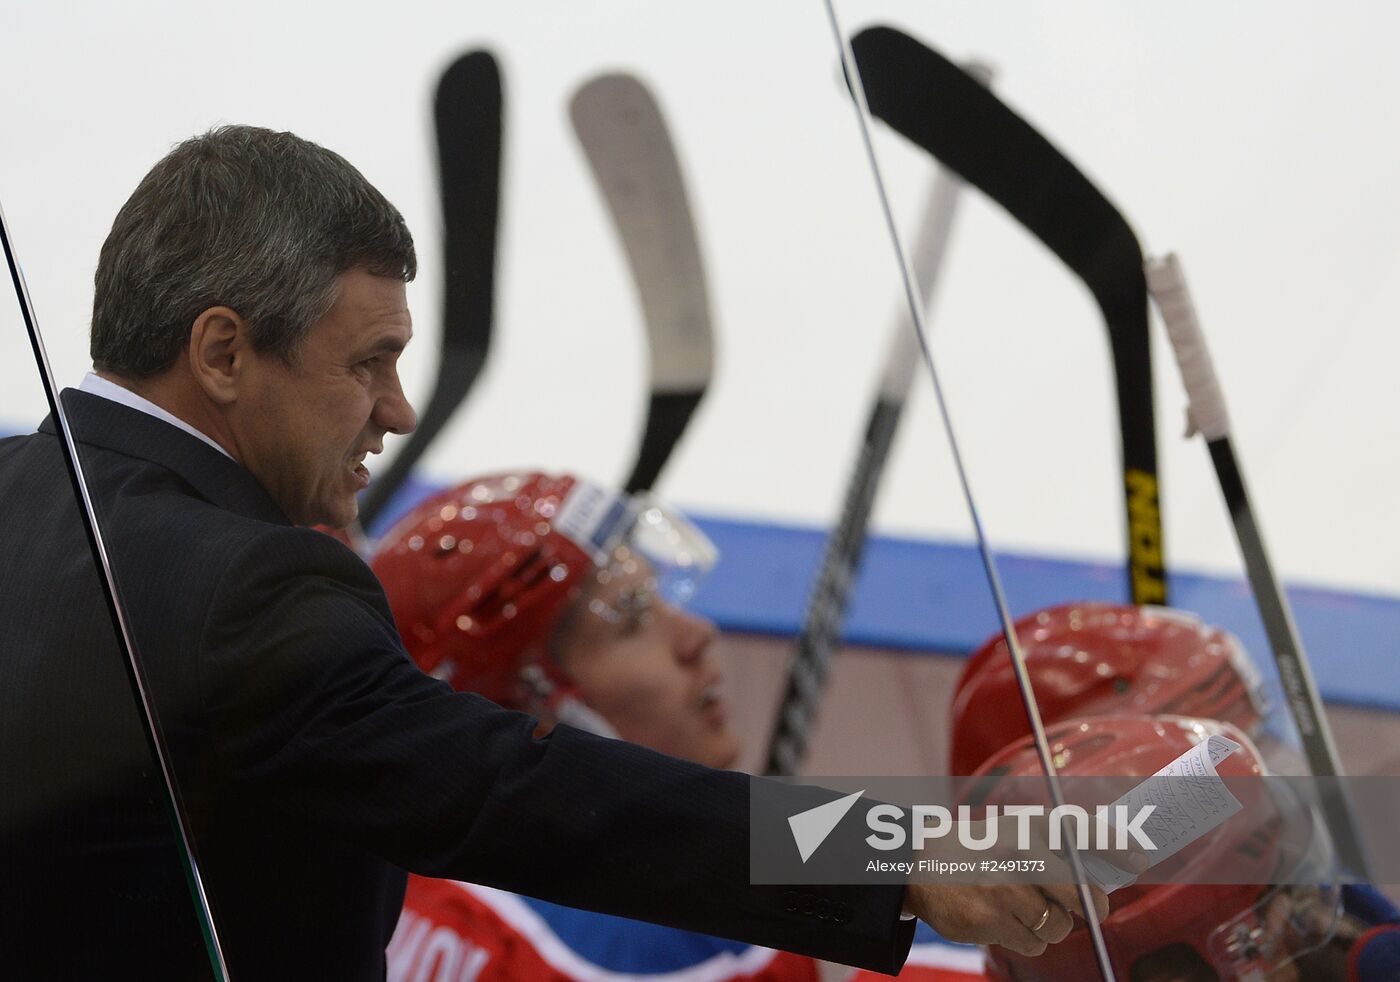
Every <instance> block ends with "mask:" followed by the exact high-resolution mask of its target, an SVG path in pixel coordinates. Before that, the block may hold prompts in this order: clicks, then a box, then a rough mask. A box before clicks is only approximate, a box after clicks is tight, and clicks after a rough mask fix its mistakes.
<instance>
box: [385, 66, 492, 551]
mask: <svg viewBox="0 0 1400 982" xmlns="http://www.w3.org/2000/svg"><path fill="white" fill-rule="evenodd" d="M433 111H434V119H435V121H436V127H437V144H438V168H439V176H440V187H441V195H442V212H443V274H444V275H443V312H442V351H441V355H440V360H439V363H438V373H437V378H436V381H435V382H434V384H433V391H432V395H430V396H429V397H428V402H427V405H426V406H425V407H424V409H423V412H422V414H421V415H420V416H419V419H418V427H417V429H415V430H414V431H413V433H412V434H411V435H410V436H409V438H408V440H407V442H405V443H404V445H403V447H402V448H401V449H400V450H399V452H398V454H397V455H396V456H395V457H394V459H393V460H392V461H391V462H390V464H389V466H388V467H387V468H386V469H385V470H384V473H383V474H381V475H380V477H379V479H378V480H377V481H375V482H374V483H373V484H371V485H370V486H369V488H367V489H366V490H365V493H364V495H363V496H362V497H361V499H360V525H361V526H362V527H363V528H365V529H369V528H371V526H372V525H373V524H374V522H375V519H376V518H378V517H379V515H380V514H381V513H382V512H383V510H384V508H385V506H387V505H388V504H389V502H390V501H391V500H392V499H393V497H394V495H395V493H396V492H397V491H398V490H399V488H400V487H402V486H403V483H404V481H406V480H407V479H408V475H409V474H410V472H411V471H412V470H413V467H414V465H415V464H417V463H418V461H419V459H420V458H421V457H422V456H423V453H424V451H426V450H427V449H428V447H429V446H430V445H432V443H433V442H434V441H435V440H436V439H437V438H438V436H439V435H440V434H441V433H442V431H443V430H444V429H445V428H446V427H447V424H448V422H449V421H450V420H451V419H452V417H453V415H454V414H455V413H456V412H457V409H458V407H459V406H461V404H462V401H463V400H464V399H465V398H466V397H467V393H468V392H469V391H470V390H471V387H472V384H473V383H474V382H475V381H476V378H477V376H478V375H479V374H480V372H481V368H482V366H483V365H484V364H485V362H486V355H487V351H488V348H489V345H490V340H491V323H492V319H493V307H494V296H495V275H496V226H497V219H498V215H499V209H500V193H501V130H502V120H501V76H500V71H499V69H498V68H497V66H496V60H495V58H493V57H492V56H491V55H490V53H489V52H486V51H472V52H469V53H468V54H466V55H463V56H462V57H461V58H459V59H457V60H456V61H455V62H453V63H452V64H451V65H450V66H448V68H447V70H446V71H445V72H444V73H443V75H442V78H441V80H440V81H439V83H438V89H437V94H436V98H435V100H434V109H433Z"/></svg>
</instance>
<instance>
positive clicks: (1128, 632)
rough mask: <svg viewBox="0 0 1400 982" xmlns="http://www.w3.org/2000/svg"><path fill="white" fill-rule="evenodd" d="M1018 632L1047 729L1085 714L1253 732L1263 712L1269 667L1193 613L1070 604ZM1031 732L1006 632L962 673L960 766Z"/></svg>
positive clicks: (956, 758)
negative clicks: (1180, 720) (1196, 720)
mask: <svg viewBox="0 0 1400 982" xmlns="http://www.w3.org/2000/svg"><path fill="white" fill-rule="evenodd" d="M1016 634H1017V637H1019V638H1020V640H1021V644H1022V647H1023V654H1024V655H1025V660H1026V670H1027V672H1029V674H1030V678H1031V685H1032V687H1033V688H1034V689H1035V695H1036V701H1037V702H1038V703H1039V704H1040V712H1041V717H1042V719H1043V721H1044V722H1045V725H1047V726H1049V725H1051V724H1053V723H1055V722H1057V721H1059V720H1063V719H1068V718H1070V717H1075V716H1097V715H1107V714H1120V713H1121V714H1134V715H1137V714H1146V715H1152V714H1157V713H1169V714H1174V715H1181V716H1195V717H1202V718H1207V719H1219V720H1224V721H1226V722H1229V723H1233V724H1235V725H1236V726H1238V727H1239V728H1240V729H1242V730H1244V731H1245V732H1246V733H1251V734H1253V733H1254V732H1255V730H1256V729H1257V727H1258V725H1259V723H1260V720H1261V718H1262V716H1263V712H1264V700H1263V696H1262V694H1261V686H1260V681H1259V673H1258V672H1257V671H1256V670H1255V668H1254V666H1253V664H1252V663H1251V662H1250V661H1249V658H1248V656H1247V655H1246V654H1245V652H1244V650H1243V648H1241V647H1240V643H1239V642H1238V641H1237V640H1236V639H1235V637H1234V636H1233V635H1232V634H1229V633H1228V632H1226V631H1223V630H1220V629H1219V628H1214V627H1210V626H1208V625H1206V624H1204V623H1202V622H1201V620H1200V619H1199V618H1197V617H1195V616H1194V615H1192V614H1189V613H1186V612H1183V611H1177V610H1170V609H1168V608H1165V607H1135V606H1129V605H1125V604H1109V603H1074V604H1065V605H1062V606H1058V607H1049V608H1046V609H1045V610H1040V611H1036V612H1035V613H1033V614H1030V615H1028V616H1026V617H1023V618H1021V619H1020V620H1019V621H1017V622H1016ZM1028 733H1030V724H1029V723H1028V722H1027V720H1026V715H1025V712H1024V711H1023V710H1022V708H1021V696H1020V689H1019V688H1018V686H1017V684H1016V676H1015V674H1014V672H1013V669H1012V667H1011V656H1010V653H1009V652H1008V650H1007V645H1006V640H1005V639H1004V638H1003V637H1002V636H1001V635H997V636H996V637H994V638H991V639H990V640H988V641H987V642H986V643H985V644H983V645H982V647H980V648H979V649H977V651H976V652H974V653H973V655H972V657H970V658H969V659H968V660H967V662H966V664H964V666H963V670H962V674H961V675H960V676H959V678H958V684H957V689H956V691H955V694H954V697H953V709H952V742H951V747H950V753H949V758H950V760H949V767H950V771H951V773H953V774H971V773H972V772H973V771H974V770H976V768H977V766H978V765H979V764H981V763H982V762H983V761H984V760H986V759H987V758H988V757H990V756H991V755H992V754H993V753H995V752H996V751H997V750H999V749H1001V748H1002V747H1004V746H1006V744H1008V743H1010V742H1011V741H1013V740H1015V739H1017V738H1019V737H1021V736H1024V735H1026V734H1028Z"/></svg>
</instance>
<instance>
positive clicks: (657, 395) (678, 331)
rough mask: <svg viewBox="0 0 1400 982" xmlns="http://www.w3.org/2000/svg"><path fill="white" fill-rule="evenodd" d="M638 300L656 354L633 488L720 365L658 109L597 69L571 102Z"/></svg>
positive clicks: (641, 90) (655, 470) (658, 462)
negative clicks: (596, 75)
mask: <svg viewBox="0 0 1400 982" xmlns="http://www.w3.org/2000/svg"><path fill="white" fill-rule="evenodd" d="M569 115H570V117H571V119H572V120H573V125H574V132H575V134H576V135H577V136H578V140H579V144H580V145H581V146H582V147H583V152H584V156H585V157H586V158H587V159H588V164H589V167H590V168H591V169H592V171H593V178H594V180H595V181H596V182H597V184H598V189H599V190H600V191H601V192H602V195H603V200H604V201H606V202H607V206H608V211H609V213H610V214H611V215H612V220H613V225H614V226H615V227H616V229H617V232H618V236H619V237H620V238H621V240H622V247H623V251H624V252H626V254H627V262H628V265H629V267H630V268H631V271H632V281H633V283H634V284H635V285H636V288H637V294H638V296H639V297H640V298H641V303H642V316H643V319H644V320H645V322H646V331H647V340H648V350H649V352H650V358H649V361H650V373H651V388H650V393H649V400H648V406H647V418H646V426H645V429H644V431H643V434H642V442H641V447H640V450H639V451H638V455H637V460H636V463H635V464H634V466H633V468H632V474H631V476H629V477H628V478H627V482H626V484H625V488H626V490H627V491H628V492H629V493H631V492H635V491H640V490H644V489H646V488H650V487H652V485H653V484H655V482H656V478H657V476H658V475H659V474H660V473H661V469H662V467H664V466H665V464H666V461H667V459H668V458H669V457H670V455H671V451H672V450H673V449H674V448H675V446H676V443H677V441H679V440H680V438H681V434H682V433H683V432H684V431H685V427H686V424H687V423H688V422H689V420H690V417H691V414H693V413H694V412H695V408H696V406H698V405H699V404H700V400H701V399H702V398H703V397H704V395H705V389H706V387H707V386H708V385H709V382H710V376H711V374H712V373H713V371H714V332H713V328H712V326H711V319H710V300H709V296H708V294H707V293H706V288H705V269H704V264H703V262H702V261H701V258H700V244H699V239H698V237H697V235H696V233H695V221H694V219H693V218H692V216H691V211H690V203H689V201H688V200H687V197H686V190H685V182H684V180H683V178H682V177H681V170H680V163H679V161H678V159H677V156H676V150H675V147H674V145H673V144H672V142H671V137H670V134H669V133H668V132H667V129H666V123H665V120H664V119H662V116H661V110H660V108H659V107H658V106H657V104H656V100H655V99H653V98H652V95H651V93H650V92H648V91H647V89H646V87H645V86H644V85H642V83H641V82H640V81H638V80H637V78H636V77H634V76H632V75H627V74H608V75H600V76H598V77H597V78H595V79H592V80H591V81H589V82H587V83H586V84H584V85H583V86H581V87H580V88H579V90H578V91H577V92H575V93H574V97H573V99H572V100H570V103H569Z"/></svg>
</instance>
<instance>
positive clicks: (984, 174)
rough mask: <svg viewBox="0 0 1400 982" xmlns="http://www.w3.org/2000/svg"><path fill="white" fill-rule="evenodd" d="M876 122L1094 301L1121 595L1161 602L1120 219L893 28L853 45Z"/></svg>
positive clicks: (938, 59) (1137, 306)
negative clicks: (1110, 408)
mask: <svg viewBox="0 0 1400 982" xmlns="http://www.w3.org/2000/svg"><path fill="white" fill-rule="evenodd" d="M851 46H852V48H853V49H854V50H855V53H856V59H857V61H858V63H859V65H860V70H861V77H862V78H863V79H864V80H865V86H866V95H867V97H868V99H869V102H870V109H871V112H872V113H873V114H874V115H875V116H876V117H877V118H879V119H881V120H882V121H883V122H885V123H886V124H887V125H888V126H890V127H891V128H892V129H894V130H895V131H896V132H898V133H900V134H901V135H902V136H904V137H905V138H907V139H909V140H910V141H912V142H914V143H915V144H917V145H918V146H920V147H922V148H923V149H924V150H926V151H927V152H928V153H930V154H932V155H933V156H934V157H935V158H936V159H937V160H939V161H940V162H942V163H943V164H944V165H945V166H947V167H949V168H951V169H952V170H953V171H955V172H957V173H958V174H960V175H961V176H962V177H963V178H964V179H965V180H966V181H967V182H968V183H969V184H971V185H973V186H974V187H976V188H978V189H979V190H981V191H982V192H983V193H985V194H987V195H988V196H989V197H990V198H992V199H993V200H994V201H996V202H997V203H998V204H1000V205H1001V206H1002V207H1003V208H1005V209H1006V210H1007V212H1009V213H1010V214H1011V216H1012V217H1013V218H1015V219H1016V220H1017V221H1018V222H1020V223H1021V224H1022V225H1023V226H1025V228H1026V229H1027V230H1028V231H1029V232H1031V234H1033V235H1034V236H1036V238H1038V239H1039V240H1040V241H1041V242H1042V243H1044V244H1045V245H1046V246H1047V247H1048V248H1049V249H1050V250H1051V251H1052V252H1053V253H1055V255H1057V256H1058V257H1059V258H1060V259H1061V260H1062V261H1063V262H1064V263H1065V265H1067V266H1068V267H1069V268H1070V270H1071V271H1072V272H1073V273H1074V274H1075V275H1076V276H1078V277H1079V278H1080V279H1081V280H1082V281H1083V283H1084V285H1085V286H1086V287H1087V288H1088V289H1089V291H1090V292H1091V293H1092V294H1093V296H1094V299H1095V301H1096V302H1097V304H1098V306H1099V308H1100V310H1101V311H1102V313H1103V317H1104V323H1105V325H1106V327H1107V329H1108V338H1109V344H1110V348H1111V351H1112V355H1113V366H1114V378H1115V382H1116V388H1117V401H1118V416H1119V424H1120V429H1121V439H1122V464H1123V488H1122V491H1123V495H1124V503H1125V511H1126V529H1127V554H1128V586H1129V594H1130V596H1131V597H1132V598H1133V601H1134V602H1135V603H1156V604H1164V603H1166V602H1167V583H1166V574H1165V561H1164V558H1163V535H1162V519H1161V503H1160V498H1159V493H1158V483H1159V482H1158V476H1157V443H1156V431H1155V423H1154V412H1153V402H1152V361H1151V347H1150V345H1149V343H1148V333H1147V287H1146V284H1145V282H1144V280H1143V272H1142V250H1141V249H1140V248H1139V246H1138V243H1137V238H1136V236H1135V235H1134V234H1133V231H1132V229H1131V228H1130V227H1129V226H1128V224H1127V222H1126V221H1125V220H1124V219H1123V216H1122V215H1121V214H1120V213H1119V212H1118V210H1117V209H1116V208H1115V207H1114V206H1113V205H1112V204H1111V203H1110V202H1109V201H1108V199H1107V198H1105V197H1104V195H1103V194H1102V193H1101V192H1100V191H1099V190H1098V189H1097V188H1096V187H1094V185H1093V184H1092V183H1090V182H1089V180H1088V179H1087V178H1086V177H1085V176H1084V175H1083V174H1082V173H1081V172H1080V171H1079V169H1078V168H1077V167H1075V166H1074V164H1073V163H1071V162H1070V161H1069V159H1068V158H1066V157H1065V156H1064V154H1062V153H1060V151H1059V150H1057V149H1056V148H1055V147H1054V146H1053V145H1051V144H1050V142H1049V141H1048V140H1046V139H1045V138H1044V137H1043V136H1041V135H1040V133H1038V132H1037V131H1036V130H1035V129H1034V128H1033V127H1032V126H1030V124H1028V123H1027V122H1026V121H1025V120H1023V119H1022V118H1021V117H1020V116H1018V115H1017V114H1016V113H1015V112H1013V111H1012V110H1011V109H1010V108H1009V107H1007V106H1006V104H1005V103H1003V102H1002V101H1001V100H1000V99H998V98H997V97H996V96H995V95H994V94H992V93H991V92H990V91H988V90H986V89H984V88H983V87H981V86H979V85H977V84H976V83H975V82H974V81H972V80H971V79H969V78H968V77H967V76H966V74H964V73H963V72H962V71H961V70H960V69H959V68H958V67H957V66H956V65H954V64H953V63H952V62H950V61H948V60H947V59H946V58H944V57H943V56H942V55H940V54H939V53H938V52H936V51H934V50H933V49H931V48H929V47H927V46H926V45H924V44H922V43H920V42H919V41H916V40H915V39H913V38H911V37H909V36H908V35H905V34H903V33H901V32H900V31H897V30H894V29H893V28H889V27H873V28H868V29H866V30H863V31H861V32H860V33H859V34H857V35H856V37H855V38H854V39H853V40H852V42H851Z"/></svg>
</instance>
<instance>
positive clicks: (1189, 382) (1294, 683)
mask: <svg viewBox="0 0 1400 982" xmlns="http://www.w3.org/2000/svg"><path fill="white" fill-rule="evenodd" d="M1146 269H1147V283H1148V285H1149V287H1150V288H1151V291H1152V299H1153V300H1155V301H1156V303H1157V309H1158V311H1159V312H1160V313H1161V315H1162V322H1163V323H1164V324H1165V325H1166V327H1167V336H1168V337H1169V338H1171V342H1172V350H1173V351H1174V352H1175V353H1176V361H1177V364H1178V365H1179V366H1180V368H1181V379H1182V382H1183V383H1184V384H1185V386H1186V396H1187V402H1188V405H1189V408H1188V410H1187V419H1188V421H1189V428H1188V430H1187V435H1188V436H1191V435H1194V434H1196V433H1200V434H1201V436H1203V437H1204V438H1205V441H1206V446H1207V447H1208V448H1209V450H1210V459H1211V461H1212V463H1213V464H1214V465H1215V474H1216V477H1217V478H1219V480H1220V492H1221V495H1222V496H1223V497H1224V499H1225V507H1226V509H1227V510H1228V511H1229V512H1230V521H1231V523H1232V524H1233V525H1234V527H1235V538H1236V540H1237V541H1238V542H1239V546H1240V553H1241V554H1242V555H1243V557H1244V565H1245V572H1246V573H1247V575H1248V577H1249V585H1250V588H1251V589H1252V590H1253V592H1254V600H1255V603H1256V604H1257V605H1258V607H1259V616H1260V619H1261V620H1262V621H1263V622H1264V633H1265V634H1266V635H1267V636H1268V639H1269V647H1270V648H1271V649H1273V654H1274V663H1275V664H1276V665H1277V666H1278V674H1279V678H1280V680H1281V681H1282V683H1283V692H1284V699H1285V701H1286V702H1287V704H1288V708H1289V710H1290V712H1291V713H1292V715H1293V722H1294V724H1295V725H1296V726H1297V727H1298V735H1299V737H1300V739H1301V740H1302V743H1303V752H1304V755H1305V756H1306V758H1307V761H1308V767H1309V768H1310V769H1311V771H1312V773H1313V774H1314V775H1315V776H1317V777H1329V778H1330V777H1340V776H1341V775H1342V767H1341V762H1340V760H1339V759H1338V757H1337V748H1336V745H1335V744H1334V743H1333V741H1332V731H1331V729H1330V727H1329V726H1328V725H1327V714H1326V712H1325V710H1324V709H1323V706H1322V699H1321V697H1319V695H1318V692H1317V685H1316V683H1315V682H1314V681H1313V676H1312V669H1311V668H1310V666H1309V664H1308V658H1307V655H1306V654H1305V653H1304V651H1303V645H1302V642H1301V641H1300V640H1299V638H1298V630H1297V628H1296V627H1295V626H1294V624H1293V612H1292V610H1291V609H1290V608H1289V605H1288V597H1287V596H1286V595H1285V594H1284V592H1283V587H1282V585H1281V584H1280V583H1279V581H1278V577H1277V576H1276V575H1275V574H1274V570H1273V566H1272V564H1271V563H1270V562H1269V555H1268V552H1267V551H1266V550H1265V548H1264V538H1263V534H1262V533H1261V532H1260V530H1259V523H1258V522H1257V521H1256V520H1255V517H1254V508H1253V506H1252V505H1251V504H1250V500H1249V492H1248V489H1247V488H1246V487H1245V483H1244V473H1243V471H1241V470H1240V465H1239V461H1238V460H1237V459H1236V458H1235V450H1234V445H1233V443H1232V441H1231V439H1230V420H1229V415H1228V414H1227V413H1226V411H1225V397H1224V394H1223V393H1222V392H1221V389H1220V380H1219V379H1218V378H1217V376H1216V374H1215V366H1214V364H1213V363H1212V362H1211V360H1210V352H1209V351H1208V350H1207V348H1206V341H1205V335H1204V334H1203V333H1202V332H1201V325H1200V322H1199V321H1198V320H1197V319H1196V308H1195V304H1194V303H1193V302H1192V300H1191V294H1190V293H1189V291H1188V290H1187V288H1186V279H1185V277H1184V276H1183V275H1182V271H1181V263H1180V262H1179V261H1178V260H1177V258H1176V256H1175V255H1170V254H1169V255H1167V256H1166V257H1165V258H1162V259H1154V260H1152V261H1150V262H1149V263H1148V264H1147V266H1146ZM1337 787H1338V791H1339V793H1338V794H1336V795H1333V794H1325V795H1323V800H1322V806H1323V810H1324V814H1325V815H1326V818H1327V825H1328V828H1329V830H1330V831H1331V833H1332V838H1333V841H1334V842H1336V843H1337V847H1338V853H1339V857H1340V859H1341V860H1342V862H1343V864H1344V866H1345V867H1346V868H1348V869H1349V870H1351V871H1352V872H1353V873H1360V874H1364V873H1365V870H1366V864H1365V850H1364V847H1363V843H1362V838H1361V834H1360V831H1359V828H1358V826H1357V823H1356V819H1355V815H1354V811H1353V809H1352V806H1351V804H1350V802H1349V801H1348V799H1347V796H1346V794H1345V789H1344V788H1342V786H1341V784H1340V782H1338V783H1337Z"/></svg>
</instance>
